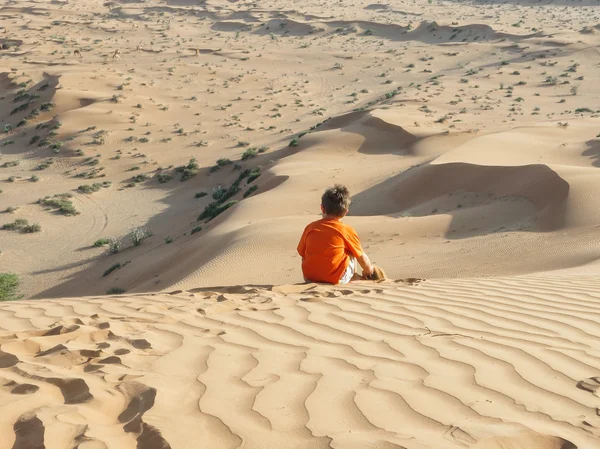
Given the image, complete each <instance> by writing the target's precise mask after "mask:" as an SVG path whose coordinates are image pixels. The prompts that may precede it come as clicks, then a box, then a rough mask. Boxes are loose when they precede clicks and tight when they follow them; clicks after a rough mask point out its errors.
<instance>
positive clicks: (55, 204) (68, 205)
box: [38, 193, 79, 215]
mask: <svg viewBox="0 0 600 449" xmlns="http://www.w3.org/2000/svg"><path fill="white" fill-rule="evenodd" d="M69 198H71V194H69V193H63V194H59V195H54V196H53V197H49V196H47V197H45V198H41V199H39V200H38V204H41V205H42V206H45V207H47V208H49V209H54V210H55V211H56V212H57V213H59V214H61V215H78V214H79V212H78V211H77V209H75V206H73V203H72V202H71V201H70V199H69Z"/></svg>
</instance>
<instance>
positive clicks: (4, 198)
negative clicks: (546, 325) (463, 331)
mask: <svg viewBox="0 0 600 449" xmlns="http://www.w3.org/2000/svg"><path fill="white" fill-rule="evenodd" d="M532 5H534V6H532ZM0 16H1V17H2V19H3V21H2V25H1V26H2V27H3V28H2V29H0V43H1V44H3V45H6V46H7V47H8V48H6V49H3V50H1V51H0V66H1V67H2V69H1V70H0V72H2V73H1V74H0V127H1V128H2V130H4V128H5V127H6V129H7V131H6V132H5V133H2V134H0V152H1V154H0V181H1V182H0V188H1V189H2V191H3V192H2V193H0V211H7V210H8V211H10V212H2V213H0V226H3V225H5V224H9V223H11V222H13V221H14V220H16V219H24V220H28V221H29V222H30V223H39V224H40V225H41V228H42V230H41V232H38V233H34V234H22V233H19V232H14V231H0V251H2V252H1V253H0V266H1V270H2V271H12V272H15V273H17V274H18V275H20V276H21V279H22V281H23V285H22V291H23V293H24V294H25V295H26V296H27V297H37V298H40V297H41V298H47V297H62V296H77V295H93V294H102V293H104V292H106V291H107V290H108V289H110V288H122V289H125V290H126V291H129V292H147V291H159V290H163V289H168V288H196V287H200V286H211V285H227V284H229V285H233V284H246V283H265V284H276V283H294V282H298V281H301V280H302V278H301V275H300V272H299V269H298V265H299V261H298V257H297V255H296V254H295V251H294V248H295V246H296V243H297V240H298V236H299V235H300V233H301V230H302V228H303V227H304V226H305V225H306V223H308V222H309V221H311V220H313V219H315V218H316V217H317V215H316V214H317V213H318V201H319V194H320V192H321V191H322V189H323V188H325V187H327V186H329V185H330V184H332V183H333V182H343V183H346V184H348V185H349V187H350V190H351V191H352V193H353V206H352V209H351V212H350V217H348V221H349V222H350V223H352V224H353V225H355V226H356V228H357V229H358V230H359V232H360V234H361V236H362V238H363V242H364V245H365V247H366V248H367V250H368V253H369V254H370V255H371V257H372V258H373V259H374V260H376V261H377V262H379V263H381V264H383V265H384V266H385V267H386V268H387V271H388V273H389V274H390V275H391V276H392V277H393V278H397V277H406V276H417V277H426V278H438V277H448V276H450V277H454V276H490V275H512V274H522V273H531V272H539V271H546V270H556V269H563V268H570V267H577V266H583V265H585V264H588V263H590V262H593V261H595V260H597V254H598V250H599V242H598V239H597V237H596V235H597V228H596V226H597V223H598V219H599V218H600V217H599V212H598V210H599V208H598V207H597V197H598V186H599V185H600V183H599V182H598V181H599V180H598V174H597V173H598V172H597V165H598V150H599V149H600V139H599V138H598V137H597V136H598V110H597V108H598V105H597V101H596V100H597V98H598V96H599V95H600V88H599V87H598V86H599V84H598V82H597V81H598V70H597V64H598V63H597V60H598V33H599V32H600V29H599V28H598V26H597V24H598V22H599V21H600V13H599V11H598V8H594V7H592V6H590V5H588V4H587V3H585V2H575V3H572V2H571V3H570V2H564V1H560V2H555V1H548V2H533V3H532V2H525V3H510V2H508V3H504V4H497V3H495V2H489V3H481V2H476V3H470V2H432V3H428V2H424V1H418V2H404V1H394V2H389V3H370V2H368V1H362V0H361V1H357V2H353V3H352V5H344V7H339V8H338V7H331V6H330V5H329V4H326V3H325V2H318V1H309V2H303V3H302V5H296V4H294V5H289V4H286V3H285V2H281V1H260V2H258V3H255V4H246V3H240V2H224V1H221V0H211V1H208V2H203V3H202V4H195V3H194V4H193V3H190V2H185V1H168V2H167V3H156V2H152V1H149V2H144V3H134V2H123V3H119V2H113V3H111V4H102V3H100V2H92V1H84V2H76V3H72V4H71V3H68V4H67V3H59V2H37V3H28V2H19V3H18V4H16V3H5V4H0ZM76 50H77V51H79V52H80V55H78V54H76V53H75V51H76ZM115 51H119V52H120V59H113V57H112V56H113V55H114V54H115ZM48 104H50V105H48ZM43 105H46V106H43ZM42 106H43V107H42ZM21 107H22V108H23V109H19V108H21ZM36 110H37V112H39V114H38V115H35V111H36ZM13 111H14V112H13ZM32 111H33V112H32ZM307 131H310V132H309V133H308V134H305V133H306V132H307ZM35 139H37V140H35ZM294 139H296V140H297V142H298V145H297V146H292V147H289V146H288V144H289V143H290V142H292V141H294ZM248 148H255V149H256V150H258V149H261V151H262V152H261V153H257V154H256V157H250V158H247V159H244V160H242V155H243V153H244V152H245V151H246V150H247V149H248ZM250 156H252V154H251V155H250ZM190 158H195V159H196V163H197V164H198V165H199V168H198V169H197V173H195V176H193V177H191V178H190V179H188V180H186V181H185V182H181V181H180V178H181V174H180V173H179V172H177V171H176V170H175V169H176V167H181V166H183V165H185V164H187V163H188V161H189V160H190ZM219 159H228V160H230V161H231V164H229V165H224V166H223V167H221V168H220V169H218V170H216V171H215V169H214V168H213V167H214V166H215V164H216V161H217V160H219ZM40 167H42V168H40ZM246 170H249V171H254V172H255V173H256V174H258V175H260V176H259V177H258V178H256V179H253V180H252V181H251V182H249V181H248V179H249V178H244V179H242V180H241V182H239V185H238V189H239V192H237V193H234V194H233V195H232V196H231V198H230V200H234V201H239V202H238V204H236V205H235V206H234V207H232V208H230V209H229V210H227V211H226V212H224V213H223V214H221V215H220V216H219V217H217V218H215V219H214V220H212V221H207V220H205V219H201V220H198V216H199V215H200V214H201V213H202V211H203V210H204V209H205V207H207V206H208V205H209V204H210V203H211V202H212V201H213V199H212V198H211V195H212V192H213V189H215V188H218V187H219V186H222V187H223V188H225V189H228V188H231V187H232V185H234V183H235V181H236V179H237V178H238V176H240V174H241V173H244V172H245V171H246ZM169 176H172V177H173V179H171V180H169ZM161 177H162V178H161ZM159 178H160V179H162V180H163V181H164V180H166V182H164V183H161V182H159ZM9 181H13V182H9ZM99 182H108V183H110V184H109V185H108V184H107V185H106V186H105V187H102V188H100V190H99V191H97V192H92V193H82V192H81V191H79V190H78V187H79V186H82V185H83V186H89V185H91V184H93V183H99ZM251 188H252V189H256V190H254V191H252V190H249V189H251ZM246 192H248V194H249V197H247V198H246V197H244V196H243V195H244V194H245V193H246ZM65 193H67V194H70V195H72V198H71V200H70V201H71V202H72V203H73V206H74V208H75V209H76V210H77V211H78V212H79V214H78V215H75V216H63V215H60V214H57V213H56V212H53V211H52V210H49V209H47V208H44V207H42V206H40V205H39V204H38V203H37V201H38V200H39V199H40V198H42V197H44V196H46V195H49V196H53V195H57V194H59V195H60V194H65ZM198 193H200V194H202V193H204V194H206V196H204V197H196V194H198ZM136 226H147V227H148V228H149V229H150V230H151V231H152V233H153V237H151V238H150V239H147V240H146V241H144V243H143V244H142V245H140V246H138V247H131V244H130V243H129V241H128V238H127V234H128V232H129V230H130V229H131V228H133V227H136ZM198 226H199V227H201V228H202V229H201V230H200V231H198V230H197V229H196V228H197V227H198ZM194 229H196V232H194V234H192V233H191V232H192V230H194ZM101 238H122V239H123V240H124V243H125V248H124V249H123V250H122V251H121V253H119V254H117V255H113V256H109V255H108V254H107V248H106V247H100V248H95V247H93V246H92V244H93V243H94V242H95V241H96V240H98V239H101ZM167 242H171V243H167ZM117 264H120V266H121V268H120V269H118V270H116V271H114V272H112V273H111V274H109V275H106V276H104V273H105V272H106V271H107V270H108V269H109V268H111V267H112V266H115V265H117Z"/></svg>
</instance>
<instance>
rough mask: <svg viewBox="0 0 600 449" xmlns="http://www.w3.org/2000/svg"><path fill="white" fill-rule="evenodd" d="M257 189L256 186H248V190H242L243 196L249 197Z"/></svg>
mask: <svg viewBox="0 0 600 449" xmlns="http://www.w3.org/2000/svg"><path fill="white" fill-rule="evenodd" d="M257 189H258V186H256V185H254V186H252V187H250V188H249V189H248V190H246V191H245V192H244V198H247V197H249V196H250V195H252V194H253V193H254V192H256V190H257Z"/></svg>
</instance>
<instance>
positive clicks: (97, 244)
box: [94, 238, 109, 248]
mask: <svg viewBox="0 0 600 449" xmlns="http://www.w3.org/2000/svg"><path fill="white" fill-rule="evenodd" d="M108 243H109V240H108V239H105V238H101V239H98V240H96V241H95V242H94V246H95V247H96V248H100V247H101V246H104V245H108Z"/></svg>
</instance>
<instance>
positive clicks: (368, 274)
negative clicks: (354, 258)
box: [363, 265, 374, 277]
mask: <svg viewBox="0 0 600 449" xmlns="http://www.w3.org/2000/svg"><path fill="white" fill-rule="evenodd" d="M373 271H374V269H373V265H370V266H368V267H367V268H365V269H363V276H366V277H371V275H372V274H373Z"/></svg>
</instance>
